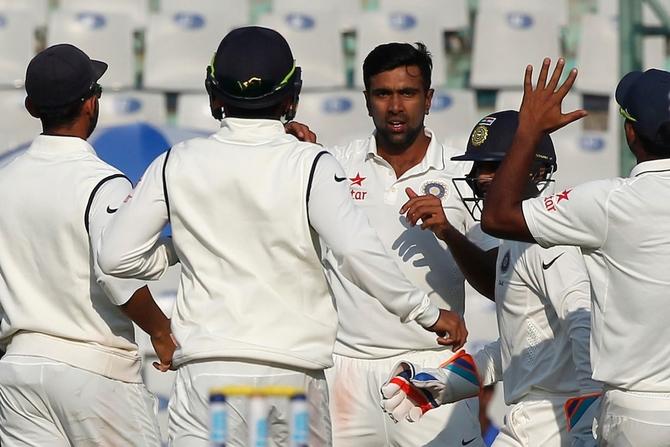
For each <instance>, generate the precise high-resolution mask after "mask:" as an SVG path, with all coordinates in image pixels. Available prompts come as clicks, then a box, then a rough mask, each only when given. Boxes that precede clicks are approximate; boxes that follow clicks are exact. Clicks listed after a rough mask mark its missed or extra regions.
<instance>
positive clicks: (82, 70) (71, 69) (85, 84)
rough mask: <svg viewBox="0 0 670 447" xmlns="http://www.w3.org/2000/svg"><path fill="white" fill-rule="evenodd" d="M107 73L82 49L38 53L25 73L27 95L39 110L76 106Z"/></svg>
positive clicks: (53, 48)
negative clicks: (74, 104)
mask: <svg viewBox="0 0 670 447" xmlns="http://www.w3.org/2000/svg"><path fill="white" fill-rule="evenodd" d="M106 70H107V64H106V63H104V62H100V61H96V60H92V59H90V58H89V57H88V56H87V55H86V53H84V52H83V51H81V50H80V49H79V48H77V47H75V46H73V45H69V44H58V45H54V46H51V47H49V48H46V49H45V50H43V51H41V52H39V53H38V54H37V55H36V56H35V57H34V58H33V59H32V60H31V61H30V63H29V64H28V68H27V70H26V93H27V94H28V98H29V99H30V101H31V102H32V103H33V104H34V105H35V106H36V107H37V108H38V109H50V108H57V107H61V106H66V105H69V104H73V103H75V102H76V101H78V100H80V99H82V98H85V97H87V96H89V95H90V94H91V93H92V92H93V89H94V86H95V84H96V82H97V81H98V79H100V77H101V76H102V75H103V74H104V73H105V71H106Z"/></svg>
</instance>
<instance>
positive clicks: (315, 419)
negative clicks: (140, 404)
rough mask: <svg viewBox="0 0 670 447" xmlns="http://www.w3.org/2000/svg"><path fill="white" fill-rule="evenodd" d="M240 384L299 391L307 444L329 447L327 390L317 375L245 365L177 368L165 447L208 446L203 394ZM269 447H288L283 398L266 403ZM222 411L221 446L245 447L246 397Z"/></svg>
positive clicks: (206, 399) (220, 363) (230, 402)
mask: <svg viewBox="0 0 670 447" xmlns="http://www.w3.org/2000/svg"><path fill="white" fill-rule="evenodd" d="M232 385H242V386H252V387H266V386H288V387H293V388H300V389H304V390H305V393H306V395H307V402H308V408H309V410H308V411H309V445H310V446H314V447H321V446H324V447H328V446H330V445H331V428H330V416H329V413H328V389H327V386H326V380H325V377H324V375H323V371H300V370H292V369H286V368H282V367H279V366H273V365H266V364H256V363H247V362H232V361H230V362H226V361H201V362H190V363H187V364H185V365H182V366H180V367H179V369H178V370H177V377H176V378H175V384H174V388H173V390H172V396H171V397H170V404H169V405H168V432H169V443H170V445H171V446H173V447H209V445H210V443H209V425H210V423H209V418H210V416H209V392H210V390H211V389H212V388H218V387H225V386H232ZM267 403H268V407H269V418H268V431H269V438H270V439H269V446H288V444H289V424H290V420H289V418H290V405H289V402H288V400H287V399H285V398H272V399H268V402H267ZM226 405H227V407H228V431H229V433H230V439H229V440H228V442H227V443H226V446H227V447H238V446H246V445H247V439H248V430H249V427H248V425H247V414H248V410H249V399H248V398H246V397H237V398H236V397H233V398H229V399H227V401H226Z"/></svg>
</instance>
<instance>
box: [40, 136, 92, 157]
mask: <svg viewBox="0 0 670 447" xmlns="http://www.w3.org/2000/svg"><path fill="white" fill-rule="evenodd" d="M28 151H30V152H33V153H41V154H57V155H58V154H61V155H63V154H78V153H90V154H93V155H97V154H96V153H95V149H93V146H91V145H90V144H89V143H88V141H86V140H82V139H81V138H79V137H65V136H60V135H38V136H37V138H35V139H34V140H33V142H32V144H31V145H30V147H29V148H28Z"/></svg>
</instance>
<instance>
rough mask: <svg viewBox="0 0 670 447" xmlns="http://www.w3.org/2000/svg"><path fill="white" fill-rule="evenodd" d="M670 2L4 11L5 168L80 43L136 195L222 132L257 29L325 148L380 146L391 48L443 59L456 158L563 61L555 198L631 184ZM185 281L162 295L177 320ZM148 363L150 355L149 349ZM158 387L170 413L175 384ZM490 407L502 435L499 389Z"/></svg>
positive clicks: (489, 311) (102, 129) (162, 381)
mask: <svg viewBox="0 0 670 447" xmlns="http://www.w3.org/2000/svg"><path fill="white" fill-rule="evenodd" d="M666 11H670V0H644V1H643V0H411V1H409V0H338V1H316V0H312V1H307V0H0V104H1V105H2V112H3V118H2V120H0V158H2V156H3V154H5V155H7V154H11V153H15V152H17V150H16V148H17V147H20V146H22V145H23V146H24V147H25V144H26V143H27V142H29V141H30V140H31V139H32V138H33V137H34V136H35V135H36V134H38V133H39V132H40V131H41V129H40V125H39V121H38V120H36V119H33V118H31V117H30V116H29V115H28V113H27V112H26V111H25V110H24V108H23V101H24V98H25V91H24V90H23V79H24V74H25V69H26V66H27V64H28V62H29V60H30V59H31V58H32V56H33V55H34V54H35V53H36V52H37V51H39V50H41V49H43V48H45V47H46V46H50V45H53V44H56V43H63V42H68V43H72V44H74V45H77V46H78V47H80V48H82V49H83V50H84V51H85V52H86V53H88V54H89V55H90V56H91V57H92V58H96V59H100V60H103V61H106V62H107V63H109V65H110V68H109V70H108V71H107V73H106V75H105V76H104V77H103V78H102V79H101V84H102V85H103V87H104V94H103V97H102V100H101V102H100V108H101V109H100V120H99V125H98V126H99V128H98V130H97V131H96V133H95V134H94V136H93V138H92V140H91V141H92V142H93V145H94V147H96V150H98V152H99V153H100V154H101V156H102V157H103V158H105V159H107V160H108V161H109V162H111V163H113V164H115V165H117V167H119V168H121V169H122V170H124V171H125V172H128V173H130V176H131V178H132V179H133V180H134V181H136V180H137V179H138V178H139V175H140V174H141V172H142V171H143V169H144V168H145V167H146V166H147V165H148V164H149V162H150V161H151V159H153V157H155V156H156V155H157V154H159V153H161V152H162V151H164V150H166V149H167V148H168V147H169V146H170V145H172V144H174V143H175V142H177V141H180V140H183V139H185V138H188V137H191V136H193V135H198V134H208V133H212V132H214V131H216V129H217V128H218V126H219V125H218V122H217V121H215V120H214V119H213V118H212V117H211V115H210V112H209V106H208V99H207V94H206V93H205V89H204V78H205V68H206V66H207V65H208V64H209V62H210V60H211V58H212V55H213V54H214V52H215V50H216V48H217V46H218V43H219V41H220V40H221V38H222V37H223V36H224V35H225V34H226V33H227V32H228V31H229V30H231V29H233V28H235V27H237V26H240V25H245V24H258V25H262V26H267V27H271V28H274V29H276V30H278V31H279V32H281V33H282V34H283V35H284V36H285V37H286V39H287V40H288V41H289V43H290V45H291V47H292V49H293V52H294V55H295V58H296V60H297V64H298V65H300V66H302V68H303V81H304V83H303V92H302V94H301V97H300V105H299V109H298V114H297V117H296V119H297V120H299V121H302V122H304V123H307V124H308V125H309V126H310V127H311V128H312V129H313V130H314V131H315V132H316V133H317V135H318V137H319V141H320V142H321V143H323V144H324V145H326V146H330V145H335V144H340V143H345V142H348V141H350V140H352V139H354V138H358V137H365V136H366V135H368V134H369V133H370V132H371V130H372V123H371V120H370V118H369V117H368V116H367V112H366V110H365V104H364V99H363V94H362V93H361V92H362V79H361V71H362V70H361V66H362V61H363V59H364V58H365V56H366V55H367V53H368V52H369V51H370V50H371V49H372V48H374V47H375V46H376V45H378V44H380V43H385V42H390V41H403V42H415V41H422V42H424V43H425V44H426V45H427V46H428V49H429V50H430V51H431V52H432V54H433V64H434V72H433V79H432V83H433V87H434V88H435V90H436V92H435V96H434V98H433V104H432V108H431V113H430V115H429V116H428V117H427V125H428V126H429V127H431V128H432V129H433V130H434V131H435V134H436V136H437V137H438V138H440V139H441V140H442V141H443V142H445V143H446V144H447V145H449V146H450V147H451V148H452V149H453V151H454V152H463V151H464V148H465V145H466V142H467V139H468V136H469V132H470V130H471V128H472V127H473V126H474V124H475V123H476V122H477V121H478V119H479V118H480V117H482V116H484V115H485V114H487V113H489V112H492V111H495V110H504V109H518V106H519V104H520V102H521V86H522V85H521V84H522V78H523V72H524V67H525V66H526V65H527V64H529V63H530V64H533V65H535V66H538V65H539V64H540V63H541V61H542V58H543V57H545V56H549V57H551V58H553V59H556V58H557V57H559V56H562V57H564V58H566V60H567V66H568V68H570V67H578V68H579V70H580V73H579V77H578V81H577V83H576V84H575V87H574V88H573V91H572V92H571V93H570V94H569V96H568V97H567V98H566V101H565V103H564V108H565V109H566V110H568V109H569V110H572V109H575V108H580V107H582V108H585V109H586V110H588V111H589V116H588V117H587V118H586V119H584V120H581V121H579V122H578V123H576V124H573V125H571V126H569V127H568V128H565V129H563V130H561V131H559V132H557V133H556V134H554V135H553V136H552V137H553V139H554V144H555V146H556V148H557V152H558V157H559V159H558V165H559V170H558V173H557V175H556V179H557V184H556V188H557V189H559V190H560V189H561V188H564V187H567V186H569V185H572V184H575V183H579V182H583V181H586V180H591V179H597V178H604V177H611V176H616V175H619V174H624V175H625V174H627V172H628V170H629V169H630V167H631V166H632V159H631V157H630V155H629V154H628V150H627V148H626V147H622V145H621V138H622V136H621V123H622V119H621V118H620V117H619V114H618V106H616V104H615V103H614V102H613V92H614V89H615V87H616V83H617V81H618V79H619V78H620V76H621V74H622V73H625V72H627V71H630V70H632V69H647V68H652V67H653V68H662V69H665V68H666V67H667V66H668V38H667V36H668V32H667V30H668V29H669V28H670V26H669V25H670V24H669V22H668V17H667V14H666ZM178 274H179V272H178V269H173V270H171V271H170V272H168V275H167V277H166V278H163V279H162V280H161V281H160V282H157V283H154V284H152V285H151V287H152V290H153V292H154V295H155V296H157V298H158V300H159V301H160V302H161V305H162V306H163V308H164V309H165V311H166V312H167V313H169V312H170V308H171V303H172V301H173V299H174V296H175V290H176V284H177V277H178ZM469 295H470V296H469V298H468V303H467V304H468V305H467V308H468V311H467V313H466V319H467V321H468V325H469V328H470V333H471V341H470V344H469V347H470V350H473V349H477V348H478V347H479V346H481V345H482V344H484V343H485V342H487V341H489V340H493V339H494V338H496V337H497V327H496V324H495V312H494V305H493V303H490V302H489V301H487V300H485V299H483V298H481V297H478V296H477V295H476V294H475V293H474V292H472V291H471V292H470V294H469ZM142 347H143V350H144V351H145V353H146V355H147V357H149V358H150V357H151V355H152V352H151V348H150V345H148V344H147V342H146V341H143V342H142ZM145 363H146V364H147V365H149V367H148V368H146V369H145V375H146V380H147V382H148V384H149V386H150V388H152V389H153V390H154V391H155V392H157V393H158V395H159V397H160V405H161V411H162V414H163V416H162V418H163V422H162V423H163V424H164V411H165V408H166V405H167V397H168V395H169V391H170V385H171V381H172V376H171V375H170V374H164V375H160V374H158V373H154V372H153V370H152V369H151V367H150V362H145ZM491 405H492V407H491V414H492V419H493V421H494V422H495V423H497V424H500V423H501V422H502V413H503V411H504V404H503V403H502V389H500V390H499V391H498V392H497V393H496V395H495V397H494V399H493V401H492V404H491Z"/></svg>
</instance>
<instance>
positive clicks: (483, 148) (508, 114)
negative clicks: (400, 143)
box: [451, 110, 556, 171]
mask: <svg viewBox="0 0 670 447" xmlns="http://www.w3.org/2000/svg"><path fill="white" fill-rule="evenodd" d="M518 126H519V112H517V111H515V110H505V111H503V112H496V113H492V114H490V115H487V116H485V117H484V118H482V119H481V120H480V121H479V123H477V125H476V126H475V128H474V129H472V132H471V133H470V139H469V140H468V147H467V149H466V151H465V154H463V155H458V156H456V157H452V158H451V159H452V160H466V161H502V159H503V158H505V154H506V153H507V151H508V149H509V148H510V147H511V146H512V141H513V140H514V134H515V133H516V128H517V127H518ZM535 163H540V164H546V165H551V166H553V170H554V171H555V170H556V152H555V151H554V144H553V143H552V141H551V138H550V137H549V135H547V134H545V135H543V136H542V139H541V140H540V143H539V144H538V147H537V148H536V151H535Z"/></svg>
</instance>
